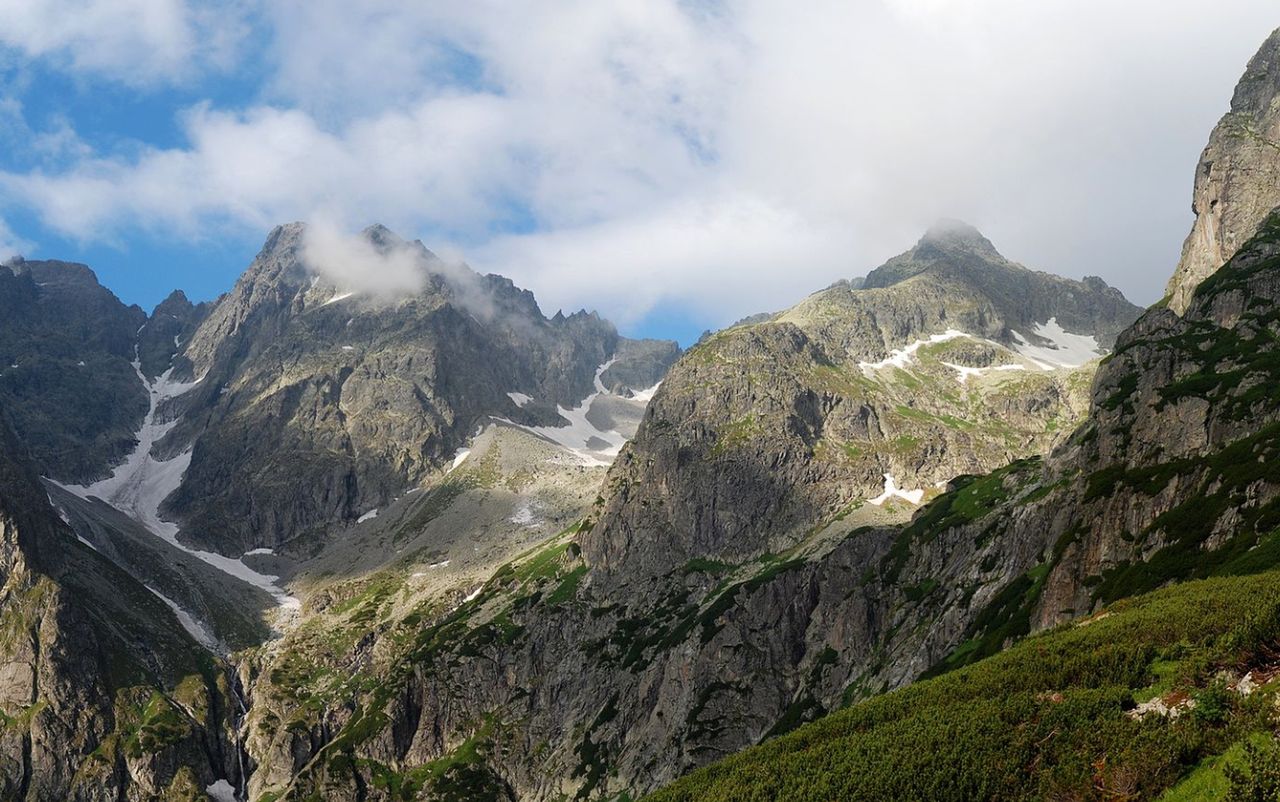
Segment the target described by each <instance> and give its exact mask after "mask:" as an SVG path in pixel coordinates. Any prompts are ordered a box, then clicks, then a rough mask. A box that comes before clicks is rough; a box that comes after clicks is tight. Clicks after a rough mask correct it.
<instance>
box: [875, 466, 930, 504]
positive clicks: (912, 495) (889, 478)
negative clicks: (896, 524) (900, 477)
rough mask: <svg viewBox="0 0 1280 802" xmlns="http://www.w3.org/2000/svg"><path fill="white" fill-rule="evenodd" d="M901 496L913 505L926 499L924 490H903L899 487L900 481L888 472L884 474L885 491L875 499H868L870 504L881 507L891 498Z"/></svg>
mask: <svg viewBox="0 0 1280 802" xmlns="http://www.w3.org/2000/svg"><path fill="white" fill-rule="evenodd" d="M895 497H896V498H900V499H903V500H905V501H907V502H908V503H910V504H911V505H912V506H919V505H920V502H921V501H922V500H923V499H924V491H923V490H902V489H900V488H899V487H898V483H897V482H895V481H894V479H893V475H892V474H888V473H886V474H885V475H884V492H883V493H881V494H880V495H878V496H876V497H875V498H873V499H868V500H867V503H868V504H874V505H875V506H877V507H879V506H880V505H881V504H884V503H885V502H886V501H888V500H889V499H891V498H895Z"/></svg>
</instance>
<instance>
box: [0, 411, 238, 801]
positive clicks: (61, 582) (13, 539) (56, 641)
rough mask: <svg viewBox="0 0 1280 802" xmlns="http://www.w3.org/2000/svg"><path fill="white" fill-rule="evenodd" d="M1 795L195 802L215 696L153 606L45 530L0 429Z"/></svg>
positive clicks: (210, 669) (208, 760)
mask: <svg viewBox="0 0 1280 802" xmlns="http://www.w3.org/2000/svg"><path fill="white" fill-rule="evenodd" d="M0 611H2V613H0V620H2V621H3V637H0V797H3V798H4V799H12V800H23V801H24V802H26V801H30V802H36V801H37V800H39V801H40V802H46V801H47V802H53V801H54V800H59V801H60V800H74V801H75V802H106V801H107V800H119V799H128V800H148V799H173V800H201V799H204V798H206V797H205V788H206V787H207V786H209V785H212V784H213V783H214V782H215V781H216V779H217V778H222V777H236V776H238V775H236V774H234V772H236V771H238V769H237V761H236V752H235V750H234V748H233V747H232V745H231V744H230V743H229V741H228V739H227V738H226V737H225V732H226V731H225V730H224V729H223V723H224V721H226V720H228V719H229V718H230V713H229V712H228V704H229V701H230V697H229V695H228V686H227V683H226V677H225V675H222V674H221V673H220V672H219V670H218V669H217V668H216V667H215V666H214V664H213V663H212V661H210V660H209V659H208V658H207V657H205V656H202V655H203V652H202V651H201V650H200V648H199V646H197V645H196V644H195V643H194V642H193V641H192V640H191V639H190V638H189V637H188V636H187V635H186V633H185V632H184V631H183V629H182V627H181V626H179V624H178V621H177V620H176V619H175V616H174V613H173V612H172V611H171V610H170V608H169V607H168V606H166V604H165V603H164V601H163V600H162V599H161V598H159V597H158V596H157V595H155V594H154V593H152V592H150V591H149V590H148V589H147V588H145V587H143V586H142V585H140V584H138V583H136V582H134V581H133V580H132V579H131V578H129V577H128V576H127V575H125V574H124V573H123V572H121V571H120V570H119V569H117V568H116V567H115V566H114V565H113V564H112V563H111V562H110V561H109V560H107V559H105V558H104V557H102V556H101V555H99V554H98V553H97V552H95V551H94V550H92V549H91V548H90V547H88V546H87V545H84V544H83V543H81V542H79V541H77V540H76V538H75V537H74V535H73V534H72V532H71V530H70V529H69V528H68V527H66V526H65V525H64V524H63V523H62V522H61V521H59V520H58V518H57V517H56V515H55V514H54V511H53V509H52V508H51V507H50V506H49V504H48V501H47V500H46V497H45V495H44V492H43V490H42V489H41V488H40V486H39V484H38V482H37V480H36V477H35V475H34V473H33V472H32V470H31V467H30V466H29V465H28V464H27V463H26V461H25V457H24V456H23V454H22V450H21V449H20V447H19V446H18V445H17V443H16V441H15V440H14V439H13V438H12V437H10V436H9V435H8V433H7V428H5V427H0Z"/></svg>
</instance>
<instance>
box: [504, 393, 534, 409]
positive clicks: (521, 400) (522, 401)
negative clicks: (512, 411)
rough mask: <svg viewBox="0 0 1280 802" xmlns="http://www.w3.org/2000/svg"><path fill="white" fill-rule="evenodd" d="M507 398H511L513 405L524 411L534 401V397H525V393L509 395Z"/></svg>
mask: <svg viewBox="0 0 1280 802" xmlns="http://www.w3.org/2000/svg"><path fill="white" fill-rule="evenodd" d="M507 398H510V399H511V401H512V403H514V404H515V405H516V406H518V407H520V408H521V409H524V408H525V406H526V405H527V404H528V403H529V402H530V401H532V400H533V396H530V395H525V394H524V393H507Z"/></svg>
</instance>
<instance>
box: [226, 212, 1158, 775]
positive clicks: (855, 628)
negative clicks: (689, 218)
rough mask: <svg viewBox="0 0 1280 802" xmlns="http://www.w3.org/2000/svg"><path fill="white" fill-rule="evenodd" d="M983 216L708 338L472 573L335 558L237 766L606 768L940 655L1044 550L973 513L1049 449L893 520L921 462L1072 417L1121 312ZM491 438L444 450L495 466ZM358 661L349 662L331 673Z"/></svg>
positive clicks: (649, 768)
mask: <svg viewBox="0 0 1280 802" xmlns="http://www.w3.org/2000/svg"><path fill="white" fill-rule="evenodd" d="M980 239H981V238H980V235H976V232H970V231H960V232H957V231H956V230H954V228H948V229H947V230H946V232H945V233H943V232H932V233H931V234H930V235H929V236H927V237H926V238H925V239H924V240H922V243H921V244H920V245H919V246H917V248H916V249H913V252H912V254H910V256H911V257H912V258H910V259H907V258H903V259H900V260H898V262H897V264H899V265H901V264H904V263H907V262H911V263H914V264H917V265H920V269H917V270H912V271H910V272H909V274H907V275H900V276H898V277H896V278H895V280H894V281H885V284H886V286H881V287H876V288H872V289H868V290H863V291H853V290H852V289H851V288H850V286H849V285H837V286H835V287H833V288H831V289H829V290H826V291H824V292H822V293H818V294H816V295H815V296H813V297H812V298H810V299H809V300H808V301H806V302H805V303H803V304H801V305H800V306H798V307H797V308H795V309H793V310H788V311H787V312H785V313H782V314H780V315H777V316H771V317H770V318H769V319H768V320H757V321H754V322H751V323H749V324H744V325H742V326H738V327H734V328H733V329H731V330H729V331H727V332H724V333H722V334H720V335H716V336H713V337H711V338H709V339H708V340H707V341H705V342H704V343H703V344H701V345H700V346H698V347H697V348H695V349H694V350H693V351H691V352H690V353H689V354H687V355H686V356H685V357H684V358H683V359H682V360H681V361H680V362H679V363H678V364H677V365H676V366H675V367H674V368H673V369H672V370H671V372H670V373H669V374H668V376H667V378H666V379H665V380H664V382H663V384H662V387H661V388H660V389H659V390H658V392H657V394H656V395H655V397H654V400H653V402H652V403H651V405H650V407H649V409H648V411H647V412H646V413H645V418H644V420H643V422H642V424H641V427H640V430H639V432H638V433H637V436H636V438H635V440H634V441H633V442H632V443H631V444H629V445H628V446H626V447H624V449H623V452H622V454H621V456H620V458H619V459H618V461H617V462H615V464H614V466H613V468H612V469H611V470H610V473H609V477H608V479H607V481H606V483H605V490H604V492H603V494H602V498H601V499H600V500H599V501H598V502H597V508H596V510H595V511H593V513H592V514H591V516H590V518H589V520H588V521H587V522H585V523H583V524H581V525H579V526H575V527H572V528H570V529H568V530H567V531H565V532H563V533H562V534H561V535H559V536H557V537H555V538H552V539H551V540H549V541H546V542H544V543H543V544H542V545H541V546H540V547H538V548H535V549H533V550H531V551H529V552H527V553H525V554H523V555H520V556H516V557H515V558H514V559H510V560H509V561H508V562H506V563H505V564H502V565H500V566H499V567H498V568H497V570H496V571H495V572H493V574H492V576H491V577H490V578H489V579H488V580H487V581H483V582H482V583H480V584H478V585H463V586H462V587H460V588H458V589H457V590H456V591H455V592H454V593H453V594H452V595H450V594H448V593H446V595H445V596H443V597H439V596H434V597H433V596H432V595H430V594H423V593H422V592H420V591H418V590H416V589H415V588H416V587H417V586H416V585H415V584H414V583H415V581H422V580H414V577H415V576H417V575H418V574H424V575H429V574H430V573H431V571H433V570H438V569H433V568H431V567H430V566H427V567H426V568H420V567H419V568H414V567H412V566H406V567H404V568H398V569H391V568H389V569H388V570H386V571H384V572H382V573H380V574H379V575H378V580H377V582H376V583H374V584H368V583H363V582H362V583H348V582H344V581H339V582H337V583H335V584H332V585H330V586H328V588H327V589H326V590H325V591H324V598H326V599H331V600H332V601H330V602H327V603H326V604H324V605H323V607H321V608H317V609H315V610H313V611H311V613H312V614H313V615H314V618H312V619H311V620H310V622H309V623H308V624H307V625H304V626H302V627H300V628H299V629H298V630H296V631H294V632H292V633H290V634H287V635H286V636H285V638H284V639H283V640H282V641H281V643H280V645H279V648H277V649H275V650H273V651H272V653H270V654H269V655H264V656H263V658H262V661H261V662H260V663H255V664H254V665H253V666H252V667H251V668H249V669H247V670H248V671H249V672H250V674H251V675H252V676H254V677H256V680H251V681H250V683H249V684H250V685H251V687H253V688H254V693H255V697H254V704H253V709H254V713H253V715H254V716H260V717H261V722H262V724H261V725H260V726H259V725H255V726H254V728H253V729H254V731H255V732H260V733H262V734H261V735H260V736H257V737H255V739H254V740H253V741H252V742H251V744H250V752H251V754H252V755H254V756H255V760H257V761H259V763H260V764H261V765H262V766H263V769H262V770H260V772H258V773H256V774H255V776H254V778H253V787H254V789H255V790H257V791H259V792H262V793H281V794H283V795H284V798H298V799H303V798H307V795H308V794H313V793H317V792H319V791H320V789H323V792H324V793H325V794H326V795H328V797H329V798H334V799H352V800H356V799H366V798H392V795H391V794H382V793H381V792H379V791H376V790H373V789H377V788H380V787H392V786H398V787H400V788H402V789H412V790H410V791H406V792H405V794H406V795H407V796H409V797H412V796H413V795H414V794H417V793H421V794H424V795H425V796H426V797H427V798H434V797H433V794H434V795H445V794H446V793H448V791H449V789H451V788H452V789H456V788H459V787H469V788H472V789H475V788H485V789H488V791H489V792H491V793H493V794H494V795H496V796H498V797H509V798H519V799H555V798H561V797H563V796H570V797H575V798H584V799H586V798H609V797H611V796H615V795H617V794H620V793H624V792H625V793H635V792H638V791H643V790H646V789H650V788H653V787H655V786H657V785H660V784H661V783H663V782H666V781H668V780H670V779H672V778H674V777H675V776H678V775H679V774H680V773H682V772H684V771H686V770H688V769H689V768H692V767H694V766H697V765H701V764H703V763H706V762H708V761H710V760H713V759H715V758H716V757H718V756H720V755H723V754H727V753H730V752H732V751H736V750H738V749H741V748H743V747H744V746H747V745H749V744H751V743H755V742H757V741H758V740H760V739H761V738H764V737H766V736H767V735H768V734H770V733H775V732H781V731H785V730H787V729H789V728H791V727H794V726H796V725H797V724H798V723H800V722H802V721H805V720H808V719H810V718H813V717H815V716H817V715H820V714H821V713H822V712H823V711H825V710H829V709H832V708H833V707H835V706H838V705H839V704H841V703H842V701H844V700H848V699H855V698H860V697H861V696H864V695H868V694H871V693H875V692H878V691H880V690H882V689H884V688H886V687H894V686H896V685H900V684H903V683H905V682H909V681H910V680H912V679H914V678H915V677H916V676H917V675H918V674H919V673H920V672H922V671H924V670H926V669H928V668H930V667H931V666H933V665H935V664H936V663H938V662H940V661H941V660H943V659H944V658H945V657H946V656H947V655H948V654H949V653H950V652H951V650H952V649H953V648H954V647H955V645H956V644H958V643H960V642H961V641H962V640H963V639H964V636H965V634H966V632H967V630H968V627H969V626H970V624H971V623H972V621H973V620H974V618H975V617H976V616H977V615H978V614H979V613H980V612H981V611H982V610H984V609H986V608H987V607H988V606H989V605H990V604H992V603H994V602H995V601H996V600H997V597H998V596H999V594H1000V593H1001V592H1002V591H1003V590H1004V589H1005V588H1006V587H1007V586H1008V585H1009V583H1010V582H1012V581H1014V580H1015V579H1016V578H1018V577H1020V576H1022V575H1023V574H1025V573H1026V572H1027V571H1028V570H1029V569H1031V568H1032V567H1034V566H1036V565H1037V564H1039V563H1040V562H1042V553H1041V552H1042V549H1041V548H1040V547H1039V546H1040V544H1041V542H1042V539H1041V538H1040V536H1039V534H1038V533H1035V532H1027V533H1025V534H1026V537H1025V539H1024V540H1023V541H1022V543H1023V544H1024V546H1022V547H1019V548H1016V549H1012V550H1010V549H1009V548H1008V547H1007V545H1006V544H1005V543H995V542H994V541H993V540H992V539H991V538H989V537H984V536H983V529H984V527H985V524H986V523H987V522H986V521H985V520H984V519H985V518H986V516H987V515H988V514H990V513H991V512H992V511H993V510H996V509H998V508H999V507H1000V506H1001V504H1003V503H1004V502H1006V501H1008V500H1010V499H1015V498H1016V499H1020V500H1021V501H1023V502H1024V503H1025V504H1026V505H1027V506H1034V505H1036V504H1040V503H1045V502H1044V499H1045V494H1044V493H1042V492H1040V491H1039V488H1038V486H1037V484H1036V480H1037V479H1038V477H1039V475H1040V471H1041V465H1040V463H1039V462H1038V461H1035V460H1032V461H1024V462H1017V463H1015V464H1014V465H1013V466H1012V467H1009V468H1006V469H1004V470H1002V471H999V472H997V473H996V474H994V475H992V476H987V477H984V478H983V479H981V480H977V479H959V480H956V481H955V482H954V483H952V484H951V485H950V487H951V490H952V491H953V492H952V493H946V494H943V495H941V496H940V497H939V500H938V501H936V502H935V503H934V505H933V506H930V507H928V508H927V509H926V511H925V512H924V513H922V519H923V520H924V522H923V523H920V524H919V525H918V526H917V525H913V526H912V527H909V528H907V529H905V530H901V529H900V528H899V527H897V526H894V525H893V523H894V522H895V521H902V520H905V519H906V518H907V517H908V516H910V514H911V512H912V511H913V510H914V509H915V505H916V504H918V503H920V502H921V501H922V500H924V498H925V496H926V494H927V495H928V496H929V497H933V496H938V495H939V494H940V493H942V491H943V490H944V489H945V488H943V487H938V486H935V485H936V484H941V485H947V480H949V479H951V477H953V476H955V475H956V474H958V473H964V472H965V471H966V470H969V471H973V472H982V473H986V472H987V471H989V470H990V469H991V468H992V467H995V466H998V465H1004V464H1005V463H1007V462H1008V461H1009V460H1010V459H1013V458H1017V457H1020V456H1025V455H1027V454H1029V453H1033V451H1034V450H1035V449H1047V448H1048V447H1049V445H1050V444H1051V443H1053V442H1055V441H1056V440H1057V438H1058V437H1059V436H1060V434H1061V433H1064V432H1067V431H1070V430H1071V429H1072V428H1073V427H1074V422H1075V421H1076V420H1077V419H1078V416H1079V415H1080V414H1082V413H1083V411H1084V409H1085V407H1086V400H1085V399H1086V396H1087V386H1088V379H1089V375H1090V374H1091V372H1092V366H1088V367H1084V368H1071V367H1065V365H1067V364H1072V363H1082V362H1087V361H1088V360H1089V359H1090V358H1091V357H1094V356H1099V355H1100V354H1098V353H1097V352H1095V351H1094V347H1095V346H1098V337H1099V336H1103V337H1106V336H1108V334H1107V332H1108V331H1112V332H1114V331H1116V330H1118V329H1119V328H1121V327H1122V325H1123V323H1122V322H1121V320H1122V319H1123V318H1124V316H1128V318H1129V319H1132V317H1133V316H1135V315H1136V310H1135V309H1133V308H1132V307H1130V306H1128V305H1127V304H1125V303H1124V302H1123V301H1122V300H1119V301H1117V295H1116V293H1115V292H1114V291H1112V290H1109V289H1107V288H1105V287H1099V286H1097V285H1096V284H1084V283H1079V282H1063V281H1062V280H1060V279H1056V278H1050V277H1045V276H1042V275H1041V274H1034V273H1031V271H1027V270H1026V269H1025V268H1021V267H1019V266H1016V265H1011V264H1009V263H1007V262H1005V261H1004V260H1003V259H1001V258H999V257H998V255H991V254H994V249H990V251H989V253H987V252H986V250H987V248H989V245H988V246H987V248H984V249H983V252H984V253H983V258H980V259H973V258H972V245H973V244H974V243H976V242H979V241H980ZM949 254H950V255H949ZM992 266H994V268H995V269H997V270H1006V271H1009V273H1010V274H1012V275H1013V276H1016V277H1017V278H1019V279H1023V278H1024V277H1023V275H1022V274H1024V273H1025V274H1027V276H1026V278H1025V281H1026V282H1027V283H1028V284H1029V285H1032V286H1036V287H1037V288H1039V289H1043V290H1044V292H1045V293H1046V294H1047V295H1049V296H1050V302H1049V303H1048V304H1047V305H1045V306H1044V308H1043V310H1042V311H1044V312H1045V313H1046V317H1045V319H1044V320H1040V321H1031V320H1029V318H1028V317H1027V316H1026V315H1027V312H1026V308H1027V307H1028V306H1029V305H1028V304H1027V303H1023V302H1022V301H1021V300H1019V299H1017V298H1016V294H1014V295H1011V296H1009V297H1010V298H1012V300H1005V299H1003V298H1000V299H992V298H990V297H988V296H987V295H985V294H984V292H983V291H982V289H981V286H982V283H983V281H984V280H985V279H984V277H983V276H982V275H981V272H982V271H983V270H984V269H986V268H987V267H992ZM975 273H977V274H978V275H974V274H975ZM882 275H883V274H882ZM1005 281H1006V282H1007V278H1006V279H1005ZM1055 292H1056V293H1060V297H1059V301H1060V303H1058V304H1056V305H1055V304H1054V303H1053V302H1052V297H1053V294H1054V293H1055ZM1015 304H1016V307H1015ZM1107 309H1111V310H1112V314H1113V317H1111V318H1107V317H1106V315H1107V312H1106V311H1105V310H1107ZM1035 310H1041V307H1035ZM1092 310H1104V311H1102V312H1101V313H1099V312H1097V311H1092ZM1058 314H1061V315H1062V316H1063V318H1064V319H1070V320H1072V321H1073V323H1072V325H1074V326H1077V327H1078V328H1077V329H1076V330H1075V332H1071V331H1069V330H1066V329H1063V328H1062V327H1060V326H1058V325H1057V322H1056V321H1057V315H1058ZM1073 314H1078V315H1079V317H1077V318H1072V317H1071V316H1072V315H1073ZM1091 314H1092V315H1095V317H1092V318H1088V317H1087V316H1088V315H1091ZM1050 321H1052V322H1053V325H1052V326H1050V325H1049V323H1050ZM961 326H964V327H966V328H967V329H968V331H961V330H960V327H961ZM949 327H955V328H954V329H953V330H949ZM1024 329H1025V331H1024ZM1073 336H1074V339H1073ZM1075 346H1081V347H1078V348H1075V350H1072V349H1073V347H1075ZM1046 360H1047V361H1046ZM472 459H476V458H474V457H473V458H472ZM487 462H488V460H487V458H485V459H484V460H482V461H481V462H472V460H469V461H468V463H466V464H464V467H463V468H462V469H460V472H462V473H460V474H454V475H453V476H457V477H458V479H457V480H458V481H462V478H463V477H471V478H469V479H467V480H466V481H468V482H475V483H479V484H481V485H482V486H492V484H493V483H494V482H495V481H497V483H498V485H501V484H502V483H503V481H504V480H502V479H497V480H495V479H494V478H487V479H482V478H481V477H483V476H488V477H493V476H494V474H492V473H491V472H490V471H492V469H491V468H485V467H484V466H485V465H486V464H487ZM468 466H470V467H468ZM885 473H890V475H891V476H893V477H894V478H895V487H894V488H893V489H896V490H899V491H900V492H899V493H898V494H894V493H886V492H885V491H886V487H885V485H886V479H885V477H884V474H885ZM504 475H506V474H505V473H503V472H499V473H498V474H497V476H499V477H501V476H504ZM899 480H900V481H899ZM897 484H901V487H900V488H898V487H896V485H897ZM871 502H874V503H871ZM415 503H416V502H415ZM422 503H424V504H427V503H429V502H427V501H425V500H424V501H423V502H422ZM938 505H941V507H940V508H939V506H938ZM415 517H416V516H414V515H409V516H406V517H404V518H397V519H394V520H391V519H389V521H388V526H389V527H391V529H390V531H391V532H395V531H396V527H399V526H401V525H402V524H400V523H396V521H399V520H407V521H408V520H412V519H414V518H415ZM1028 520H1030V519H1028ZM410 525H411V524H410ZM390 536H391V537H392V538H395V537H397V535H395V534H391V535H390ZM409 536H411V535H408V534H406V535H405V537H409ZM921 543H923V544H927V547H921V546H920V544H921ZM436 559H439V558H436ZM1042 578H1043V577H1041V580H1042ZM424 622H426V623H425V625H424ZM352 665H358V666H359V669H358V671H357V673H358V674H359V675H360V676H362V677H365V678H366V682H364V683H362V685H361V686H360V687H359V688H358V689H352V688H351V687H350V686H349V685H344V684H342V682H341V680H340V678H341V677H343V676H345V675H347V674H348V673H349V672H350V671H351V666H352ZM317 693H319V694H320V695H322V696H323V697H324V701H322V702H320V703H319V704H317V703H316V694H317ZM353 693H354V699H355V700H356V701H355V704H354V706H353V705H351V704H348V703H344V702H343V700H344V699H352V698H353V697H352V696H351V695H350V694H353ZM281 722H286V723H288V726H287V727H282V726H280V723H281Z"/></svg>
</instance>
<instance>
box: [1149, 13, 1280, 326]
mask: <svg viewBox="0 0 1280 802" xmlns="http://www.w3.org/2000/svg"><path fill="white" fill-rule="evenodd" d="M1278 98H1280V29H1277V30H1276V31H1275V32H1273V33H1272V34H1271V36H1270V37H1268V39H1267V41H1266V42H1265V43H1263V45H1262V47H1261V49H1259V50H1258V53H1257V55H1255V56H1254V57H1253V59H1252V60H1251V61H1250V62H1249V65H1248V67H1246V68H1245V72H1244V76H1243V77H1241V79H1240V83H1239V84H1238V85H1237V86H1236V90H1235V93H1234V94H1233V96H1232V99H1231V110H1230V111H1228V112H1227V114H1226V116H1224V117H1223V118H1222V120H1221V121H1220V122H1219V123H1218V125H1217V127H1216V128H1214V130H1213V133H1212V134H1211V135H1210V136H1209V144H1208V145H1206V146H1205V149H1204V153H1203V154H1202V155H1201V156H1200V164H1199V167H1198V168H1197V169H1196V181H1195V192H1194V195H1193V196H1192V203H1191V208H1192V211H1193V212H1195V215H1196V219H1195V223H1194V224H1193V225H1192V228H1191V233H1190V234H1188V235H1187V239H1186V242H1185V243H1184V244H1183V246H1182V258H1181V259H1180V260H1179V262H1178V267H1177V270H1176V271H1175V272H1174V274H1173V277H1172V278H1171V279H1170V280H1169V286H1168V291H1167V297H1168V300H1169V308H1170V309H1172V310H1173V311H1175V312H1177V313H1178V314H1182V313H1183V312H1185V311H1186V309H1187V307H1188V306H1189V305H1190V303H1191V296H1192V294H1193V293H1194V292H1195V289H1196V287H1198V286H1199V285H1200V282H1202V281H1203V280H1204V279H1205V278H1206V277H1208V276H1209V275H1210V274H1212V273H1213V272H1214V271H1216V270H1217V269H1218V268H1219V267H1221V266H1222V265H1223V264H1224V263H1226V261H1227V260H1228V259H1230V258H1231V257H1232V256H1233V255H1234V254H1235V252H1236V251H1237V250H1238V249H1239V248H1240V247H1241V246H1242V245H1244V243H1245V241H1247V240H1248V239H1249V238H1250V237H1251V236H1253V233H1254V232H1255V231H1257V230H1258V227H1259V226H1260V225H1261V223H1262V221H1263V220H1264V219H1265V218H1266V216H1267V215H1268V214H1269V213H1270V212H1271V210H1272V209H1274V208H1275V207H1276V206H1278V205H1280V103H1277V99H1278Z"/></svg>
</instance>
